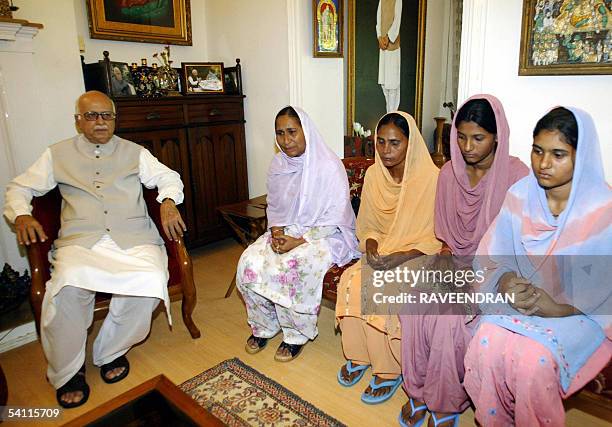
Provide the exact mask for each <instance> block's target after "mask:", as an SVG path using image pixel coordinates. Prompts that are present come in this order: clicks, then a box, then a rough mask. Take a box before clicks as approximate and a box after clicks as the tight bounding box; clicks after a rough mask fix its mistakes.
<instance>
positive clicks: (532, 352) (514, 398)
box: [464, 323, 612, 427]
mask: <svg viewBox="0 0 612 427" xmlns="http://www.w3.org/2000/svg"><path fill="white" fill-rule="evenodd" d="M611 347H612V346H611V345H610V342H609V341H608V340H605V341H604V343H603V344H602V345H601V346H600V348H599V349H598V350H597V351H596V352H595V353H594V354H593V355H592V356H591V358H590V359H589V361H588V362H587V363H586V364H585V365H584V366H583V367H582V369H581V370H580V371H579V372H578V374H577V375H576V377H575V378H574V381H573V382H572V384H571V386H570V388H569V389H568V390H567V392H563V390H562V388H561V385H560V383H559V371H558V367H557V362H556V361H555V359H554V357H553V356H552V354H551V353H550V351H549V350H548V349H547V348H546V347H544V346H543V345H542V344H540V343H538V342H537V341H535V340H532V339H530V338H527V337H525V336H523V335H520V334H517V333H514V332H512V331H509V330H507V329H504V328H502V327H500V326H497V325H494V324H491V323H483V324H482V325H481V326H480V328H479V329H478V332H477V333H476V335H475V336H474V338H473V339H472V341H471V343H470V344H469V347H468V350H467V354H466V356H465V370H466V372H465V380H464V385H465V389H466V390H467V392H468V394H469V395H470V397H471V398H472V401H473V402H474V405H475V406H476V413H475V416H476V419H477V420H478V422H479V423H480V424H481V425H483V426H486V427H496V426H512V425H514V426H517V427H522V426H528V427H532V426H543V425H545V426H550V427H556V426H559V427H562V426H564V425H565V411H564V409H563V399H564V398H566V397H568V396H569V395H571V394H572V393H574V392H576V391H577V390H579V389H580V388H582V387H583V386H584V385H585V383H587V382H588V381H589V380H590V379H592V378H594V377H595V375H597V373H598V372H599V371H600V370H601V369H602V368H603V367H604V366H605V365H606V364H607V363H608V361H609V360H610V348H611Z"/></svg>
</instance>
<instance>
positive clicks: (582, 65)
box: [519, 0, 612, 76]
mask: <svg viewBox="0 0 612 427" xmlns="http://www.w3.org/2000/svg"><path fill="white" fill-rule="evenodd" d="M574 74H612V1H610V0H524V1H523V24H522V30H521V50H520V59H519V75H521V76H534V75H574Z"/></svg>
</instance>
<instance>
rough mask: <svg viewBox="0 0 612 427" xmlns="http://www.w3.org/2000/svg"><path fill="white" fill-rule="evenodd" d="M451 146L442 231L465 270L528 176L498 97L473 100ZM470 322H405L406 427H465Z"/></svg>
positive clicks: (446, 318)
mask: <svg viewBox="0 0 612 427" xmlns="http://www.w3.org/2000/svg"><path fill="white" fill-rule="evenodd" d="M450 140H451V157H452V160H451V161H450V162H448V163H446V164H445V165H444V166H443V167H442V169H441V170H440V176H439V177H438V185H437V190H436V208H435V231H436V237H437V238H438V239H439V240H441V241H442V243H443V247H442V250H441V254H447V255H455V256H458V257H461V259H462V261H464V262H465V261H466V260H465V259H464V258H469V257H470V256H473V255H474V254H475V252H476V248H477V247H478V243H479V242H480V239H481V238H482V236H483V235H484V233H485V231H486V230H487V228H488V227H489V225H490V224H491V222H493V219H494V218H495V216H496V215H497V214H498V213H499V210H500V208H501V206H502V203H503V201H504V197H505V195H506V191H507V190H508V188H510V186H512V184H514V183H515V182H516V181H518V180H519V179H521V178H523V177H524V176H526V175H527V173H528V172H529V169H528V168H527V166H525V164H524V163H523V162H521V161H520V160H519V159H518V158H516V157H513V156H510V143H509V141H510V128H509V126H508V121H507V120H506V114H505V113H504V108H503V106H502V104H501V102H500V101H499V100H498V99H497V98H496V97H494V96H492V95H487V94H480V95H474V96H472V97H470V98H469V99H468V100H467V101H466V102H465V103H464V104H463V105H462V106H461V107H460V108H459V110H458V111H457V114H456V115H455V118H454V121H453V125H452V127H451V138H450ZM456 260H457V259H456ZM449 262H450V260H449ZM470 262H471V261H470ZM444 267H445V266H444V265H443V264H440V265H438V267H437V268H440V269H441V270H444ZM468 320H469V318H468V316H465V315H451V314H408V315H401V316H400V321H401V324H402V372H403V376H404V388H405V390H406V392H407V394H408V398H409V401H408V403H406V404H405V405H404V407H403V408H402V413H401V414H400V416H399V422H400V425H402V426H405V427H407V426H420V425H422V424H423V423H424V422H425V420H426V415H427V411H429V412H431V419H432V421H433V423H432V424H433V425H434V426H438V425H444V426H446V425H451V424H450V423H451V422H452V423H455V425H456V424H457V423H458V419H459V415H458V414H459V413H461V412H463V411H464V410H465V409H466V408H467V406H468V405H469V398H468V395H467V393H466V391H465V389H464V388H463V375H464V369H463V358H464V357H465V352H466V350H467V346H468V343H469V341H470V339H471V338H472V332H471V330H470V328H469V326H468V325H467V323H468Z"/></svg>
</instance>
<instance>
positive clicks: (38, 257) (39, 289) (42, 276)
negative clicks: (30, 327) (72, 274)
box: [27, 240, 51, 334]
mask: <svg viewBox="0 0 612 427" xmlns="http://www.w3.org/2000/svg"><path fill="white" fill-rule="evenodd" d="M50 248H51V241H50V240H47V241H46V242H36V243H31V244H30V245H29V246H27V253H28V261H29V262H30V274H31V276H32V284H31V286H30V304H31V305H32V309H33V311H34V320H35V323H36V330H37V332H38V333H39V334H40V312H41V308H42V301H43V298H44V296H45V288H46V283H47V281H48V280H49V279H50V278H51V265H50V263H49V258H48V254H49V249H50Z"/></svg>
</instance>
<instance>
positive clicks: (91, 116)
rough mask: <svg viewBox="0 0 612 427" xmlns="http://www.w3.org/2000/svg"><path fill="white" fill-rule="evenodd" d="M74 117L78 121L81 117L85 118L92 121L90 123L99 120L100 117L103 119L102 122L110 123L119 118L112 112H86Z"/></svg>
mask: <svg viewBox="0 0 612 427" xmlns="http://www.w3.org/2000/svg"><path fill="white" fill-rule="evenodd" d="M74 117H75V118H77V119H80V118H81V117H83V118H84V119H85V120H87V121H90V122H93V121H96V120H98V117H102V120H105V121H110V120H115V117H117V114H116V113H113V112H112V111H102V112H97V111H86V112H84V113H81V114H75V115H74Z"/></svg>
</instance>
